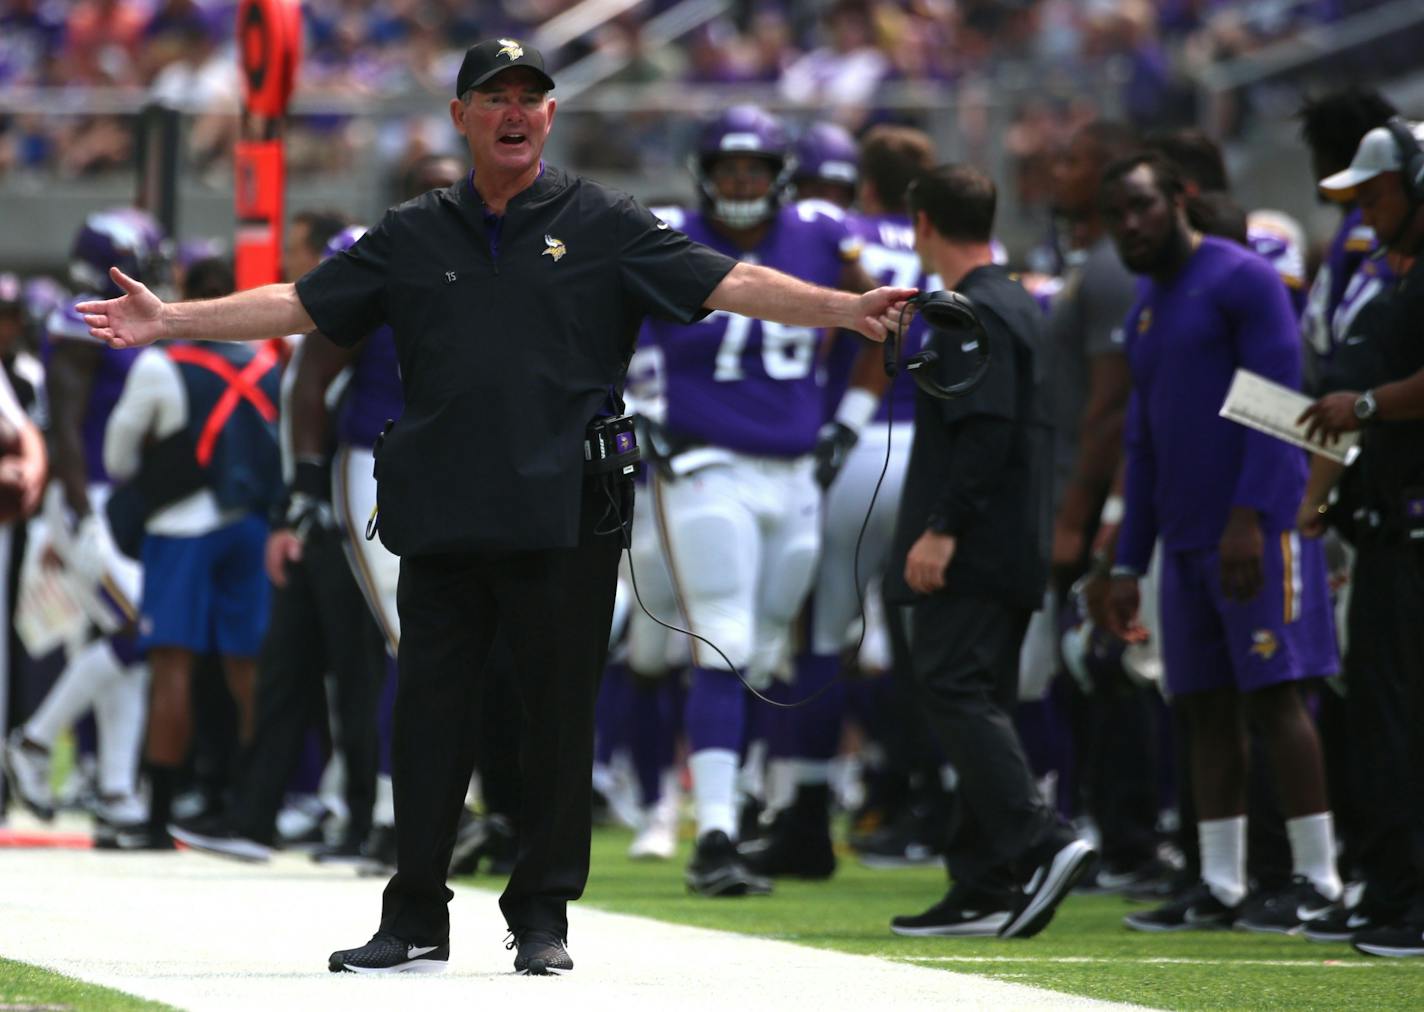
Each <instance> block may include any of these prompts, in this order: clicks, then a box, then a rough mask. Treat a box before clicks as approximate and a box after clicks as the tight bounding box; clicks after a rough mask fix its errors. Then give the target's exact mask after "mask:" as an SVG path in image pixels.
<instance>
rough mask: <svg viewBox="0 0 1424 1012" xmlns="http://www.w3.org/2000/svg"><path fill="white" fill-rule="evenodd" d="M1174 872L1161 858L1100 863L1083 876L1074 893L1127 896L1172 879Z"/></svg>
mask: <svg viewBox="0 0 1424 1012" xmlns="http://www.w3.org/2000/svg"><path fill="white" fill-rule="evenodd" d="M1173 871H1174V869H1173V868H1172V866H1171V865H1170V864H1168V863H1167V862H1166V861H1163V860H1162V859H1161V858H1160V857H1149V858H1147V859H1146V860H1145V861H1137V862H1132V863H1126V864H1112V863H1109V862H1107V861H1100V862H1098V865H1097V867H1096V868H1095V869H1094V870H1093V871H1091V872H1090V873H1088V874H1086V875H1084V876H1083V880H1082V881H1081V882H1079V883H1078V887H1077V889H1075V890H1074V891H1075V892H1078V893H1082V894H1084V895H1092V896H1102V895H1112V894H1114V893H1124V894H1125V893H1127V892H1129V890H1135V889H1143V888H1146V887H1148V886H1149V885H1151V884H1153V883H1156V882H1159V881H1161V880H1163V879H1166V878H1170V877H1171V875H1172V873H1173ZM1159 898H1160V897H1159Z"/></svg>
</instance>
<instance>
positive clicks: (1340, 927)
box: [1300, 903, 1397, 943]
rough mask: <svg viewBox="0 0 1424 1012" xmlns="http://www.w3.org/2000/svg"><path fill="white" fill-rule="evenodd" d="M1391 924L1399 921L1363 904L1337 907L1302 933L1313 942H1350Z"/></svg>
mask: <svg viewBox="0 0 1424 1012" xmlns="http://www.w3.org/2000/svg"><path fill="white" fill-rule="evenodd" d="M1391 923H1397V921H1392V920H1391V919H1390V918H1388V917H1381V916H1380V915H1379V914H1377V913H1375V912H1373V911H1371V910H1369V909H1367V908H1366V907H1365V905H1364V904H1363V903H1361V904H1360V905H1359V906H1357V907H1353V908H1350V909H1346V908H1345V907H1335V908H1334V909H1333V910H1331V911H1330V913H1328V914H1326V915H1325V916H1324V917H1320V918H1317V919H1316V920H1313V921H1311V922H1310V923H1309V924H1307V925H1306V926H1305V927H1304V928H1302V929H1301V932H1300V933H1301V935H1302V936H1303V937H1304V938H1306V939H1307V940H1309V941H1312V942H1321V943H1326V942H1349V941H1353V940H1354V937H1355V936H1356V935H1358V934H1359V933H1360V932H1362V931H1375V930H1377V929H1379V928H1384V927H1388V926H1389V925H1390V924H1391Z"/></svg>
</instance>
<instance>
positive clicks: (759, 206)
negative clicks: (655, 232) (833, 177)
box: [692, 105, 796, 228]
mask: <svg viewBox="0 0 1424 1012" xmlns="http://www.w3.org/2000/svg"><path fill="white" fill-rule="evenodd" d="M727 155H752V156H755V157H758V158H764V159H766V160H767V161H769V162H771V163H772V166H773V171H774V172H775V174H776V178H775V179H774V180H773V181H772V184H771V189H769V190H768V191H767V193H766V196H764V197H761V198H758V199H757V200H727V199H725V198H724V197H722V196H720V195H719V194H718V192H717V187H716V185H715V184H714V183H713V181H712V166H713V165H715V164H716V162H717V159H719V158H722V157H724V156H727ZM795 166H796V160H795V158H793V157H792V155H791V149H790V145H789V143H788V142H787V138H786V128H785V127H783V126H782V125H781V121H780V120H779V119H777V118H776V117H775V116H773V115H771V113H769V112H767V111H766V110H764V109H761V108H758V107H757V106H754V105H736V106H732V107H731V108H730V109H728V110H727V111H726V112H724V113H722V114H721V115H720V116H718V117H717V118H716V119H714V120H712V121H711V122H710V123H708V124H707V125H706V126H705V127H703V129H702V135H701V137H700V138H699V139H698V143H697V154H696V155H695V156H694V158H693V161H692V175H693V177H694V178H695V179H696V180H697V188H698V190H699V192H700V194H701V200H702V207H703V210H705V211H706V212H707V213H708V214H710V215H711V216H712V217H714V218H716V219H717V220H718V221H721V222H723V223H725V224H727V225H730V226H731V227H733V228H750V227H752V226H753V225H759V224H761V223H762V222H764V221H767V220H768V219H770V218H771V217H773V216H774V215H775V214H776V212H777V210H778V209H779V208H780V207H781V205H782V204H783V203H785V202H786V201H787V200H788V199H789V198H790V194H791V174H792V172H793V171H794V170H795Z"/></svg>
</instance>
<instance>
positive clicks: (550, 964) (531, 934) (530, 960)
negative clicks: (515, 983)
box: [504, 928, 574, 977]
mask: <svg viewBox="0 0 1424 1012" xmlns="http://www.w3.org/2000/svg"><path fill="white" fill-rule="evenodd" d="M509 934H510V937H509V941H507V942H506V943H505V946H504V947H505V948H506V949H516V948H517V949H518V950H519V951H518V952H516V953H515V954H514V972H515V973H517V974H520V975H521V976H525V977H545V976H550V975H558V974H561V973H568V972H569V971H570V970H572V969H573V968H574V961H573V959H571V958H570V957H569V950H568V949H566V948H564V940H563V939H562V938H560V937H559V936H558V935H556V934H554V933H553V932H552V931H542V930H540V929H538V928H528V929H526V930H524V931H511V932H510V933H509Z"/></svg>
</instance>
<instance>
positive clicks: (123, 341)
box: [76, 267, 316, 348]
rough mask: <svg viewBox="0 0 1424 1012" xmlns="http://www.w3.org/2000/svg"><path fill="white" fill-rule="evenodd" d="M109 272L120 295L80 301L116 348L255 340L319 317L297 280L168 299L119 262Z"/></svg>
mask: <svg viewBox="0 0 1424 1012" xmlns="http://www.w3.org/2000/svg"><path fill="white" fill-rule="evenodd" d="M109 276H110V277H111V278H113V279H114V283H115V284H117V285H118V286H119V287H120V288H122V289H123V290H124V293H125V294H123V295H121V296H120V297H119V298H117V299H108V300H106V301H102V302H81V303H80V304H79V305H78V306H77V307H76V308H77V309H78V310H79V312H81V313H83V314H84V322H85V323H87V324H88V325H89V333H90V334H92V335H93V336H94V337H95V338H97V339H98V340H100V341H103V342H104V343H106V344H107V345H109V347H111V348H137V347H140V346H142V345H145V344H152V343H153V342H154V341H160V340H205V341H253V340H258V339H261V338H268V337H278V336H280V335H282V334H296V333H305V332H306V331H309V330H315V329H316V323H315V322H314V321H313V320H312V318H311V317H310V316H308V315H307V311H306V309H305V308H303V306H302V302H301V299H299V298H297V289H296V286H295V285H264V286H263V287H261V288H251V289H248V290H247V291H244V292H235V293H233V294H232V295H225V296H223V297H222V298H220V299H205V300H200V301H195V302H173V303H165V302H164V301H163V300H162V299H160V298H159V297H158V296H156V295H154V294H153V293H152V292H150V291H149V290H148V288H147V287H146V286H145V285H144V284H143V283H142V282H139V281H135V280H134V279H133V278H131V277H129V276H128V275H126V274H125V273H124V272H123V271H121V270H119V269H118V268H117V267H111V268H109Z"/></svg>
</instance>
